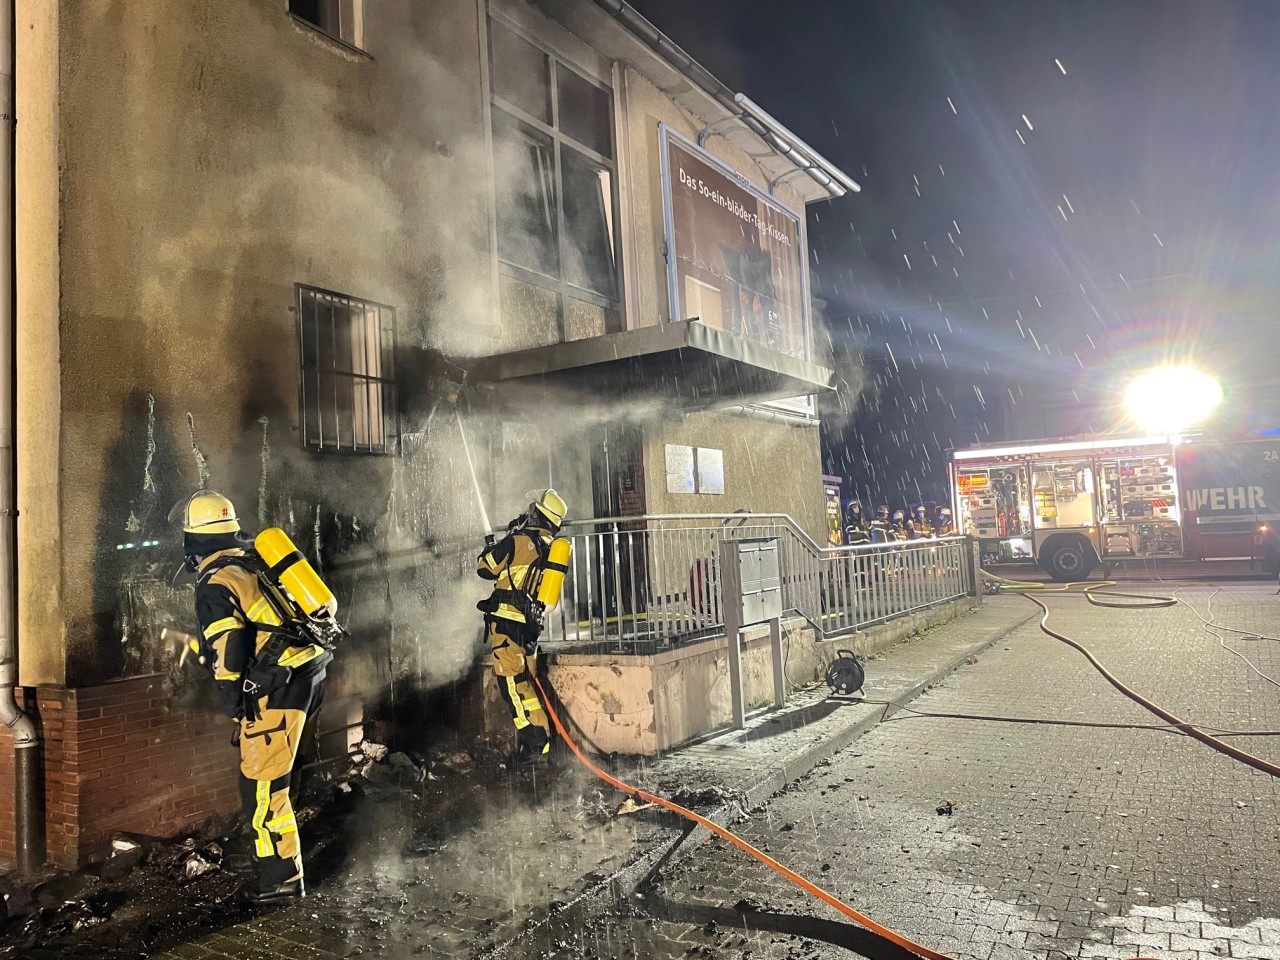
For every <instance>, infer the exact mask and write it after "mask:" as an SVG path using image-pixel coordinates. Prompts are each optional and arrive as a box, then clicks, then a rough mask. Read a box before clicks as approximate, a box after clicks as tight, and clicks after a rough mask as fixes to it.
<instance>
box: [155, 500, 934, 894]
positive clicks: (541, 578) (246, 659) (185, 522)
mask: <svg viewBox="0 0 1280 960" xmlns="http://www.w3.org/2000/svg"><path fill="white" fill-rule="evenodd" d="M567 513H568V505H567V504H566V503H565V501H564V499H563V498H562V497H561V496H560V495H559V494H558V493H556V491H555V490H550V489H548V490H543V491H540V492H536V493H534V494H532V495H531V497H530V503H529V505H528V509H527V510H526V511H525V512H524V513H522V514H521V515H520V516H518V517H516V518H515V519H514V520H512V521H511V522H510V523H509V524H508V525H507V530H506V535H505V536H503V537H502V539H500V540H499V539H497V538H496V537H493V536H487V537H486V538H485V545H484V548H483V549H482V550H481V552H480V555H479V556H478V557H477V558H476V573H477V574H478V575H479V576H480V577H482V578H483V579H485V580H488V581H490V582H492V583H493V591H492V592H491V594H490V595H489V596H488V597H487V598H486V599H484V600H482V601H480V603H478V604H477V605H476V606H477V608H478V609H479V610H480V612H481V613H482V614H483V620H484V625H485V635H486V638H487V640H488V646H489V651H490V654H491V660H490V666H491V667H492V669H493V673H494V675H495V677H496V678H497V682H498V691H499V694H500V696H501V698H502V700H503V702H504V703H505V704H506V705H507V708H508V710H509V711H510V714H511V719H512V723H513V724H514V726H515V733H516V754H515V758H514V765H515V766H516V767H517V768H524V769H531V768H536V767H537V766H539V765H540V764H542V763H544V762H545V761H546V759H547V757H548V755H549V754H550V751H551V743H552V736H553V734H552V729H551V723H550V721H549V719H548V716H547V711H546V708H545V705H544V703H543V700H542V689H541V687H539V685H538V679H539V660H538V639H539V636H540V635H541V633H542V625H543V615H544V613H545V612H546V610H547V609H549V608H551V607H552V606H554V605H555V604H556V602H557V601H558V600H559V597H560V590H561V587H562V585H563V582H564V575H565V572H566V571H567V570H568V561H569V554H570V546H569V541H568V540H567V539H565V538H563V537H561V536H559V532H560V528H561V526H562V525H563V524H564V520H565V516H566V514H567ZM171 518H172V519H173V520H175V521H176V520H179V519H180V520H181V522H182V529H183V548H184V549H183V553H184V554H185V556H186V563H187V566H188V568H189V569H190V570H191V571H192V572H193V573H194V574H195V577H196V590H195V608H196V610H195V612H196V618H197V620H198V622H199V628H200V632H199V634H198V636H195V637H193V638H192V640H191V647H192V649H193V651H194V652H195V653H196V655H197V656H198V659H199V662H200V663H201V664H203V665H204V666H205V667H206V668H207V669H208V671H209V673H210V674H211V676H212V679H213V682H214V689H215V690H216V691H217V695H218V701H219V703H220V705H221V706H222V708H223V710H224V711H225V712H226V713H227V715H228V716H230V717H232V718H233V719H234V720H235V721H236V727H235V734H234V736H233V738H232V743H233V744H235V745H236V746H238V747H239V750H240V785H241V796H242V800H243V806H244V813H245V816H246V818H247V820H248V823H249V826H250V829H251V833H252V840H253V862H254V867H255V880H254V882H253V883H251V884H250V885H249V886H248V887H246V888H245V890H244V891H243V897H244V899H245V900H247V901H248V902H249V903H251V904H255V905H263V904H272V903H282V902H288V901H291V900H296V899H298V898H300V897H302V896H303V895H304V888H303V880H302V856H301V848H300V845H299V842H298V825H297V821H296V819H295V816H294V810H293V802H292V797H291V792H292V791H293V789H294V784H293V779H294V767H295V764H296V762H297V757H298V751H299V747H300V746H301V745H302V742H303V740H304V730H311V731H314V723H313V721H314V718H315V716H316V713H317V712H318V710H319V709H320V703H321V700H322V699H323V696H324V684H325V678H326V673H327V668H328V665H329V663H330V662H331V661H332V660H333V652H332V650H333V646H334V642H336V640H337V639H338V638H339V637H340V636H341V635H342V634H343V631H342V629H341V627H339V626H337V621H336V619H335V617H336V614H337V601H336V599H334V597H333V594H332V592H331V591H330V590H329V589H328V587H326V586H325V585H324V582H323V581H322V580H321V579H320V577H319V575H318V574H316V573H315V571H314V570H313V569H312V568H311V566H310V564H309V563H308V562H307V561H306V559H305V557H304V556H303V555H302V553H301V552H300V551H298V550H297V548H296V547H294V546H293V544H292V542H290V541H289V539H288V537H287V536H286V535H285V533H284V531H282V530H279V529H275V528H271V529H268V530H266V531H263V532H262V533H260V534H259V535H258V537H257V538H255V539H253V540H250V539H248V538H246V537H244V536H243V534H242V533H241V529H240V523H239V521H238V519H237V517H236V510H235V506H234V505H233V504H232V503H231V501H230V500H228V499H227V498H226V497H224V496H222V495H221V494H218V493H215V492H213V491H211V490H199V491H197V492H196V493H194V494H192V495H191V496H189V497H186V498H184V499H183V500H182V501H181V502H180V503H179V504H178V505H177V506H176V507H175V508H174V511H173V513H172V515H171ZM844 520H845V535H846V542H847V543H849V544H852V545H856V544H859V543H876V542H880V543H888V542H890V541H896V540H919V539H923V538H929V537H945V536H950V535H951V534H952V525H951V511H950V510H948V509H947V508H946V507H943V508H941V509H940V510H938V511H937V512H936V514H934V515H933V516H930V511H929V510H928V509H927V508H926V507H925V506H923V505H921V506H919V507H917V508H916V509H915V511H914V513H913V514H912V515H911V516H908V515H906V513H905V512H904V511H903V510H898V511H896V512H894V513H893V515H892V516H890V513H889V507H888V506H887V505H885V506H881V507H880V509H879V511H878V515H877V516H876V517H875V519H872V520H867V519H865V518H864V517H863V515H862V504H861V503H860V502H859V501H858V500H852V501H850V503H849V504H848V506H847V507H846V510H845V516H844ZM312 735H313V734H312Z"/></svg>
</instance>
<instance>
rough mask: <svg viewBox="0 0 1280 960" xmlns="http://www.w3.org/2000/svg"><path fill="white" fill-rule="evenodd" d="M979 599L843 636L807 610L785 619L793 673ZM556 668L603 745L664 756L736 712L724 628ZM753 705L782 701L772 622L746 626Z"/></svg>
mask: <svg viewBox="0 0 1280 960" xmlns="http://www.w3.org/2000/svg"><path fill="white" fill-rule="evenodd" d="M976 604H977V601H976V600H974V599H973V598H969V597H966V598H964V599H962V600H957V601H952V602H948V603H942V604H938V605H937V606H934V607H928V608H925V609H922V610H919V611H916V612H914V613H910V614H907V615H905V616H902V617H897V618H895V619H893V620H890V621H888V622H887V623H882V624H878V625H876V626H874V627H871V628H870V629H867V630H865V631H862V632H859V633H853V634H848V635H846V636H843V637H840V638H839V639H835V640H818V639H817V631H815V630H814V628H813V627H812V626H811V625H810V624H809V623H808V622H807V621H805V620H802V619H800V618H792V619H789V620H786V621H784V622H783V637H782V644H783V658H784V664H785V668H786V674H787V683H788V685H789V686H791V687H799V686H804V685H806V684H808V683H812V682H814V681H816V680H820V679H822V677H824V676H825V675H826V671H827V668H828V667H829V666H830V664H831V662H832V661H833V660H834V659H836V657H837V656H838V653H837V651H839V650H846V649H847V650H852V651H853V652H854V653H856V654H857V655H859V656H861V657H869V656H874V655H876V654H879V653H881V652H883V651H885V650H887V649H889V648H890V647H892V646H894V645H895V644H897V643H900V642H901V641H902V640H904V639H906V638H908V637H911V636H916V635H919V634H920V633H922V632H924V631H925V630H927V629H929V628H931V627H935V626H938V625H940V624H942V623H946V622H949V621H951V620H954V619H956V618H957V617H959V616H962V615H964V614H966V613H968V612H969V611H970V610H972V609H974V607H975V606H976ZM547 662H548V667H547V672H548V676H549V678H550V680H551V683H552V686H553V687H554V688H555V690H556V694H557V696H558V697H559V698H560V700H561V702H562V703H563V704H564V705H565V707H566V708H567V712H568V713H569V715H570V716H572V717H573V718H574V723H575V725H576V727H577V729H576V731H575V732H576V733H577V734H580V735H581V737H582V739H583V741H584V743H585V744H586V745H587V746H588V747H589V748H590V749H592V750H594V751H596V752H597V753H619V754H628V755H636V756H650V757H651V756H657V755H659V754H662V753H664V752H666V751H668V750H671V749H674V748H676V747H679V746H681V745H683V744H687V743H690V742H691V741H694V740H696V739H698V738H699V737H703V736H705V735H706V734H708V733H710V732H712V731H714V730H719V729H722V728H724V727H726V726H728V725H729V724H730V722H731V718H732V715H733V714H732V705H731V694H730V689H729V668H728V641H727V639H726V638H725V637H724V635H721V636H718V637H712V638H710V639H707V640H703V641H699V642H697V643H691V644H689V645H688V646H683V647H676V648H674V649H670V650H662V651H660V652H657V653H646V654H628V653H626V652H598V651H593V652H585V653H575V652H573V651H572V650H565V651H560V652H551V653H549V654H548V661H547ZM742 665H743V684H744V687H745V693H746V703H747V709H748V710H753V709H756V708H760V707H765V706H771V705H772V704H773V667H772V660H771V657H770V650H769V629H768V626H767V625H766V626H757V627H749V628H747V629H746V630H744V631H743V655H742Z"/></svg>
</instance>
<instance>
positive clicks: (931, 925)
mask: <svg viewBox="0 0 1280 960" xmlns="http://www.w3.org/2000/svg"><path fill="white" fill-rule="evenodd" d="M1126 589H1128V590H1133V585H1126ZM1157 589H1158V585H1154V586H1152V587H1150V588H1148V592H1156V591H1157ZM1163 589H1165V590H1166V591H1171V590H1172V589H1173V587H1172V586H1169V587H1166V588H1163ZM1215 589H1216V588H1212V587H1191V588H1182V589H1180V590H1179V595H1180V596H1181V597H1183V598H1184V599H1185V600H1186V601H1188V602H1189V603H1190V604H1191V605H1192V607H1194V608H1195V609H1196V610H1198V611H1199V612H1200V614H1202V615H1206V616H1207V615H1208V608H1209V603H1210V600H1211V599H1212V610H1213V613H1214V614H1216V616H1217V617H1218V620H1219V622H1220V623H1223V624H1227V625H1230V626H1233V627H1237V628H1239V629H1241V630H1248V631H1257V632H1258V633H1260V634H1264V635H1270V636H1272V637H1277V636H1280V599H1278V598H1276V597H1275V596H1273V594H1274V588H1273V587H1271V586H1266V587H1263V586H1239V585H1232V586H1229V587H1225V588H1223V589H1221V591H1220V592H1218V593H1216V594H1215ZM999 602H1004V603H1007V602H1017V603H1027V604H1028V606H1030V604H1029V603H1028V601H1025V600H1015V599H1014V598H1001V600H1000V601H999ZM1048 602H1049V603H1050V605H1051V608H1052V611H1053V612H1052V619H1051V625H1053V626H1055V627H1056V628H1057V629H1058V630H1060V631H1062V632H1065V633H1068V634H1069V635H1071V636H1072V637H1074V638H1076V639H1079V640H1081V641H1083V642H1084V643H1085V644H1086V645H1087V646H1089V647H1090V648H1091V649H1092V650H1093V651H1094V653H1095V654H1096V655H1097V656H1098V657H1099V658H1100V659H1101V660H1102V661H1103V663H1104V664H1105V665H1106V666H1107V667H1108V668H1109V669H1111V670H1112V671H1113V672H1114V673H1115V674H1116V675H1118V676H1119V677H1120V678H1122V679H1125V680H1127V681H1128V682H1129V683H1130V684H1131V685H1132V686H1133V687H1135V688H1136V689H1137V690H1139V691H1140V692H1142V693H1144V694H1146V695H1147V696H1149V697H1151V698H1152V699H1154V700H1156V701H1158V702H1160V703H1161V704H1163V705H1165V706H1166V707H1168V708H1169V709H1171V710H1172V711H1174V712H1175V713H1177V714H1179V715H1180V716H1182V717H1183V718H1184V719H1189V720H1194V721H1196V722H1198V723H1201V724H1206V725H1212V726H1216V727H1220V728H1226V729H1231V730H1241V729H1250V730H1280V689H1278V688H1277V687H1276V686H1275V685H1273V684H1272V683H1270V682H1269V681H1267V680H1264V679H1262V678H1261V677H1259V676H1258V675H1257V674H1256V673H1254V672H1253V671H1252V670H1251V669H1250V668H1249V667H1248V666H1246V665H1245V664H1244V663H1243V662H1241V661H1240V660H1239V659H1237V658H1236V657H1235V656H1233V655H1232V654H1230V653H1228V652H1226V651H1225V650H1224V649H1223V648H1222V646H1221V645H1220V641H1219V639H1218V638H1217V637H1215V636H1213V635H1211V634H1210V633H1208V632H1206V631H1205V630H1204V629H1202V624H1201V622H1200V620H1199V619H1198V618H1197V617H1196V615H1195V614H1194V613H1193V611H1192V608H1191V607H1188V606H1185V605H1179V606H1177V607H1174V608H1170V609H1165V610H1104V609H1101V608H1097V607H1092V606H1090V605H1088V604H1087V603H1086V602H1085V600H1083V599H1082V598H1079V597H1057V598H1053V599H1050V600H1049V601H1048ZM1224 636H1225V637H1227V638H1228V639H1227V640H1226V642H1227V643H1229V644H1230V645H1231V646H1233V647H1236V648H1237V649H1239V650H1240V651H1241V652H1243V653H1245V654H1246V655H1247V656H1248V657H1249V659H1250V660H1251V661H1252V662H1253V663H1254V664H1255V665H1256V666H1257V668H1258V669H1259V670H1261V671H1262V672H1264V673H1267V674H1270V675H1272V676H1274V677H1275V678H1276V679H1278V680H1280V642H1276V641H1273V640H1257V639H1254V640H1249V639H1244V638H1242V637H1241V635H1240V634H1224ZM911 707H912V708H914V709H916V710H920V711H928V712H935V713H968V714H995V715H1000V716H1006V717H1044V718H1059V719H1068V720H1074V721H1085V722H1092V723H1097V722H1103V723H1141V724H1149V723H1153V722H1154V723H1158V722H1159V721H1157V720H1156V719H1155V718H1154V717H1152V716H1151V715H1150V714H1148V713H1147V712H1146V711H1144V710H1142V709H1141V708H1140V707H1138V706H1137V705H1136V704H1134V703H1132V702H1131V701H1129V700H1127V699H1125V698H1123V697H1122V696H1121V695H1120V694H1119V693H1118V692H1117V691H1115V690H1113V689H1112V688H1111V687H1109V686H1108V685H1107V684H1106V683H1105V682H1104V681H1103V680H1102V679H1101V678H1100V677H1099V676H1098V674H1097V673H1095V672H1094V671H1093V669H1092V668H1091V667H1090V666H1089V665H1088V663H1087V662H1086V661H1085V660H1084V658H1083V657H1082V656H1081V655H1080V654H1078V653H1077V652H1075V651H1073V650H1071V649H1070V648H1069V647H1067V646H1065V645H1064V644H1061V643H1059V642H1057V641H1055V640H1052V639H1050V638H1049V637H1046V636H1045V635H1043V634H1042V633H1040V632H1039V630H1038V629H1037V628H1036V626H1035V624H1034V623H1031V624H1027V625H1025V626H1023V627H1021V628H1019V629H1018V630H1017V631H1015V632H1014V633H1012V634H1011V635H1010V636H1009V637H1007V638H1006V639H1005V640H1004V641H1002V642H1000V643H998V644H996V645H995V646H994V647H993V648H992V649H991V650H990V651H989V652H987V653H986V654H984V655H982V656H980V657H979V658H977V662H976V663H973V664H970V665H965V666H962V667H961V668H960V669H959V670H958V671H957V672H956V673H955V674H954V675H953V676H952V677H951V678H950V679H948V680H947V681H946V682H944V683H942V684H940V685H939V686H937V687H935V688H934V689H933V690H931V691H930V692H929V693H928V694H926V695H925V696H923V697H921V698H920V699H918V700H916V701H915V702H914V703H912V704H911ZM1232 742H1234V743H1236V744H1237V745H1238V746H1241V747H1243V748H1244V749H1246V750H1250V751H1252V752H1255V753H1256V754H1258V755H1260V756H1262V757H1264V758H1266V759H1269V760H1272V761H1280V737H1261V736H1259V737H1240V738H1233V740H1232ZM1277 800H1280V780H1276V779H1273V778H1271V777H1268V776H1267V775H1265V774H1263V773H1259V772H1256V771H1253V770H1250V769H1249V768H1247V767H1245V766H1243V765H1241V764H1239V763H1236V762H1234V761H1232V760H1230V759H1228V758H1226V757H1224V756H1222V755H1220V754H1218V753H1215V752H1213V751H1211V750H1210V749H1209V748H1207V747H1205V746H1204V745H1201V744H1199V743H1197V742H1195V741H1193V740H1190V739H1189V738H1186V737H1183V736H1180V735H1175V734H1171V733H1167V732H1162V731H1150V730H1139V729H1099V728H1091V727H1068V726H1049V725H1022V724H1019V725H1015V724H1005V723H995V722H986V721H976V720H959V719H941V718H933V717H921V716H918V715H916V714H912V713H910V712H908V711H905V710H904V711H900V712H899V713H897V714H896V715H895V716H894V717H893V718H892V719H891V720H890V721H889V722H886V723H884V724H881V725H880V726H878V727H876V728H875V729H874V730H872V731H871V732H870V733H868V734H867V735H866V736H864V737H863V738H861V739H860V740H858V741H857V742H856V743H854V744H853V745H852V746H850V747H849V748H847V749H846V750H844V751H842V752H841V753H840V754H839V755H838V756H837V757H835V758H834V759H833V760H832V761H831V762H830V763H829V764H826V765H822V766H819V767H818V768H817V769H816V770H814V771H813V773H812V774H810V775H808V776H806V777H804V778H802V779H801V780H800V781H799V782H797V783H795V784H793V785H792V786H791V787H790V788H789V789H788V790H786V791H785V792H784V793H782V794H781V795H780V796H778V797H776V798H775V799H773V800H772V801H771V802H769V803H768V804H767V806H765V807H764V808H763V810H760V811H758V812H757V813H756V815H755V816H754V817H753V818H752V819H751V821H750V822H748V823H746V824H743V825H742V826H741V827H740V828H737V829H738V832H739V833H740V834H741V835H743V836H744V837H745V838H746V839H748V840H749V841H751V842H753V843H755V844H757V845H759V846H760V847H762V848H763V849H764V850H765V851H766V852H768V853H770V854H771V855H772V856H774V857H776V858H777V859H778V860H780V861H781V862H782V863H784V864H786V865H788V866H790V867H792V868H793V869H796V870H797V871H798V872H800V873H802V874H804V875H806V876H808V877H810V878H812V879H814V880H815V881H816V882H818V883H820V884H821V885H823V886H824V887H825V888H826V889H828V890H830V891H831V892H833V893H835V894H836V895H838V896H840V897H842V898H843V899H844V900H845V901H846V902H848V903H850V904H852V905H854V906H855V907H857V908H858V909H860V910H863V911H864V912H866V913H867V914H869V915H870V916H871V917H873V918H875V919H877V920H879V921H881V922H884V923H886V924H887V925H889V926H891V927H893V928H895V929H897V930H899V931H900V932H902V933H905V934H907V935H908V936H911V937H913V938H915V939H917V940H919V941H920V942H922V943H924V944H926V945H928V946H930V947H932V948H934V949H937V950H940V951H943V952H946V953H948V954H950V955H952V956H954V957H957V958H966V960H968V958H978V960H1005V958H1015V957H1018V958H1053V960H1060V958H1066V957H1109V958H1126V957H1136V956H1149V957H1159V958H1162V960H1204V958H1210V957H1241V958H1245V957H1247V958H1257V960H1280V919H1277V918H1280V868H1278V867H1277V864H1278V863H1280V856H1278V854H1280V804H1278V803H1277ZM947 805H950V808H951V813H950V814H949V815H947V814H945V813H942V814H940V813H939V812H938V810H939V808H940V807H941V808H943V809H944V810H945V809H946V807H947ZM744 901H749V902H744ZM628 906H629V907H630V908H632V909H631V912H630V913H628V912H627V911H615V912H614V913H613V914H612V915H602V916H599V917H595V918H591V919H590V921H588V922H583V921H582V920H578V922H577V923H576V927H577V928H576V929H566V928H563V927H562V928H559V929H556V928H554V927H553V928H551V929H549V930H548V931H547V932H546V935H545V936H544V937H543V939H542V940H541V941H539V942H538V943H536V944H535V945H534V946H533V947H532V950H531V952H533V953H534V955H537V954H538V952H539V951H541V953H542V955H544V956H555V957H560V956H563V957H584V958H593V957H614V956H617V957H631V956H644V957H673V958H675V957H743V958H747V957H749V958H751V960H764V958H784V957H785V958H802V957H803V958H810V957H814V958H817V957H837V956H849V955H850V951H849V949H846V948H849V947H852V948H856V952H860V953H862V954H863V955H868V956H877V957H878V956H889V955H892V954H891V953H889V952H887V951H885V949H884V946H883V944H880V945H876V944H868V943H867V942H866V940H865V939H860V938H859V937H858V935H857V933H856V931H854V930H852V929H851V928H850V927H848V926H846V925H844V924H841V923H833V922H832V921H838V920H839V915H838V914H836V913H835V912H834V911H832V910H830V909H829V908H827V907H825V906H824V905H822V904H820V903H818V902H817V901H815V900H813V899H812V898H810V897H808V896H806V895H805V894H803V893H801V892H800V891H799V890H797V889H796V888H794V887H792V886H791V885H790V884H789V883H787V882H786V881H785V880H784V879H782V878H780V877H778V876H777V875H775V874H772V873H770V872H769V871H767V870H766V869H765V868H764V867H762V866H761V865H759V864H757V863H755V862H754V861H751V860H749V859H747V858H746V857H745V856H743V855H742V854H741V853H740V852H738V851H736V850H734V849H732V848H731V847H729V846H728V845H727V844H725V843H723V842H721V841H718V840H717V841H713V842H711V843H709V844H706V845H704V846H703V847H701V848H700V849H699V850H697V851H696V852H695V853H694V854H693V855H692V856H690V857H687V858H686V859H685V860H683V861H682V862H681V863H679V864H678V865H677V866H675V867H674V868H673V869H671V870H669V871H667V876H666V877H665V879H664V882H662V883H661V884H660V886H659V887H658V888H657V891H656V893H655V894H652V895H650V896H649V897H648V898H645V899H637V898H633V899H632V900H631V901H630V902H629V904H628ZM833 944H843V945H844V946H834V945H833Z"/></svg>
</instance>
